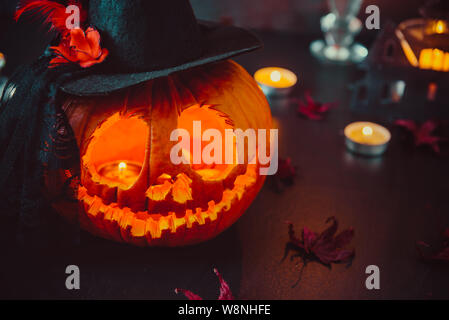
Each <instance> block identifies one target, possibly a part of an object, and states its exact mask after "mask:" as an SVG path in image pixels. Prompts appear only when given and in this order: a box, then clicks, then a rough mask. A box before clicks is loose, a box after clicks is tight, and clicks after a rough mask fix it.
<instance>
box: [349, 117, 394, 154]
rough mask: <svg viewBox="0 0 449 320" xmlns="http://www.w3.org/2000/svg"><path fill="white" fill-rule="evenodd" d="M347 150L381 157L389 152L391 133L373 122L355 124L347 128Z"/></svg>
mask: <svg viewBox="0 0 449 320" xmlns="http://www.w3.org/2000/svg"><path fill="white" fill-rule="evenodd" d="M345 137H346V146H347V148H348V149H349V150H350V151H352V152H354V153H358V154H362V155H366V156H379V155H381V154H383V153H384V152H385V150H387V146H388V142H389V141H390V139H391V134H390V131H388V129H387V128H385V127H382V126H381V125H378V124H376V123H372V122H353V123H351V124H349V125H348V126H347V127H346V128H345Z"/></svg>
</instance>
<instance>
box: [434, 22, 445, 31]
mask: <svg viewBox="0 0 449 320" xmlns="http://www.w3.org/2000/svg"><path fill="white" fill-rule="evenodd" d="M434 31H435V33H438V34H441V33H444V32H445V31H446V22H444V21H443V20H438V21H437V22H436V23H435V26H434Z"/></svg>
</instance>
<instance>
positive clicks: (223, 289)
mask: <svg viewBox="0 0 449 320" xmlns="http://www.w3.org/2000/svg"><path fill="white" fill-rule="evenodd" d="M214 273H215V274H216V275H217V277H218V280H219V281H220V295H219V297H218V300H235V299H234V296H233V295H232V292H231V288H229V285H228V284H227V283H226V281H224V279H223V277H222V276H221V274H220V273H219V272H218V270H217V269H214ZM175 292H176V293H177V294H178V293H182V294H184V295H185V296H186V298H187V299H189V300H203V298H201V297H200V296H199V295H197V294H195V293H193V292H191V291H189V290H184V289H175Z"/></svg>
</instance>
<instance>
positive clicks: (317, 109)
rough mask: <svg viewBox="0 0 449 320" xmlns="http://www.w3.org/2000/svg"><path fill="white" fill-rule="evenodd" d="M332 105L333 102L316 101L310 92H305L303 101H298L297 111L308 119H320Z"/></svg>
mask: <svg viewBox="0 0 449 320" xmlns="http://www.w3.org/2000/svg"><path fill="white" fill-rule="evenodd" d="M334 106H335V104H334V103H320V102H316V101H315V100H313V98H312V96H311V95H310V93H309V92H306V93H305V102H304V101H302V100H300V101H299V105H298V113H299V114H300V115H302V116H304V117H306V118H307V119H310V120H322V119H323V118H324V115H325V114H326V113H327V112H328V111H329V110H330V109H331V108H333V107H334Z"/></svg>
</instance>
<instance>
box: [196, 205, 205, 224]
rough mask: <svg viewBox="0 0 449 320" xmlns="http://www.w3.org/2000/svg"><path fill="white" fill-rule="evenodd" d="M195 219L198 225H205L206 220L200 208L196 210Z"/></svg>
mask: <svg viewBox="0 0 449 320" xmlns="http://www.w3.org/2000/svg"><path fill="white" fill-rule="evenodd" d="M195 219H196V221H197V222H198V223H199V224H200V225H203V224H205V223H206V219H205V217H204V216H203V212H202V210H201V208H196V213H195Z"/></svg>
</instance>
